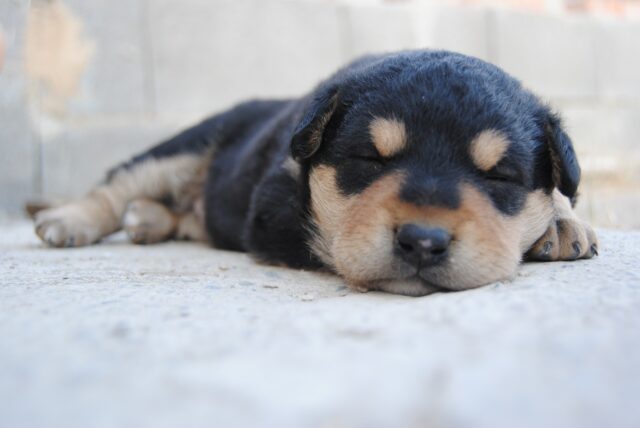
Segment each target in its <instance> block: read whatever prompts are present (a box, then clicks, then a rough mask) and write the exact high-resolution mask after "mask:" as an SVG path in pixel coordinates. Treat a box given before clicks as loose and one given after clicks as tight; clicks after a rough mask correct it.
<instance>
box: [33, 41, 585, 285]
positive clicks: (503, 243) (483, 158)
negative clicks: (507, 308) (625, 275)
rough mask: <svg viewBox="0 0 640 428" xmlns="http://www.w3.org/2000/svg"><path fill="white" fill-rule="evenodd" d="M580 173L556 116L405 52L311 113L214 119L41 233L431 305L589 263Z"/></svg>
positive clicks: (127, 170)
mask: <svg viewBox="0 0 640 428" xmlns="http://www.w3.org/2000/svg"><path fill="white" fill-rule="evenodd" d="M579 175H580V170H579V167H578V165H577V161H576V159H575V155H574V153H573V148H572V146H571V142H570V140H569V138H568V137H567V136H566V134H565V133H564V132H563V131H562V129H561V127H560V123H559V121H558V119H557V118H556V116H554V115H553V114H552V113H551V112H550V111H549V110H548V108H547V107H546V106H544V105H543V104H541V103H540V102H539V101H538V99H537V98H536V97H535V96H533V95H532V94H531V93H530V92H528V91H526V90H524V89H523V88H522V87H521V86H520V84H519V83H518V82H517V81H516V80H515V79H513V78H511V77H509V76H508V75H506V74H505V73H504V72H502V71H501V70H499V69H498V68H496V67H494V66H492V65H490V64H487V63H485V62H483V61H480V60H477V59H473V58H469V57H466V56H463V55H459V54H453V53H449V52H438V51H415V52H403V53H399V54H394V55H386V56H376V57H367V58H364V59H361V60H359V61H356V62H354V63H352V64H351V65H349V66H348V67H346V68H344V69H342V70H341V71H339V72H338V73H336V74H335V75H334V76H332V77H331V78H330V79H328V80H327V81H325V82H323V83H322V84H321V85H320V86H319V87H318V88H316V90H315V91H314V92H312V93H311V94H310V95H309V96H307V97H304V98H302V99H294V100H281V101H253V102H248V103H244V104H241V105H239V106H237V107H235V108H233V109H231V110H229V111H227V112H225V113H222V114H220V115H217V116H214V117H212V118H210V119H208V120H206V121H204V122H202V123H201V124H199V125H197V126H195V127H193V128H191V129H189V130H187V131H185V132H183V133H182V134H180V135H178V136H176V137H174V138H172V139H170V140H168V141H167V142H165V143H162V144H160V145H158V146H156V147H154V148H153V149H151V150H149V151H148V152H146V153H144V154H142V155H140V156H138V157H136V158H134V159H133V160H131V161H130V162H127V163H126V164H123V165H122V166H120V167H117V168H116V169H114V170H112V171H111V173H110V174H109V176H108V179H107V181H106V182H105V184H103V185H102V186H100V187H98V188H97V189H96V190H94V191H93V192H92V193H91V194H90V195H89V196H88V197H87V198H85V199H83V200H80V201H78V202H76V203H73V204H70V205H67V206H63V207H60V208H57V209H54V210H49V211H45V212H43V213H42V214H41V215H40V216H39V218H38V220H37V232H38V234H39V235H40V236H41V237H42V238H43V240H45V241H46V242H49V243H50V244H52V245H55V246H69V245H82V244H88V243H92V242H95V241H97V240H98V239H100V238H101V237H102V236H105V235H106V234H108V233H111V232H113V231H115V230H117V229H119V228H120V227H124V228H125V229H127V231H128V232H129V234H130V236H132V239H133V240H134V241H135V242H141V243H142V242H157V241H160V240H163V239H169V238H171V237H184V238H189V239H208V240H210V241H211V242H212V243H213V244H214V245H215V246H217V247H219V248H224V249H230V250H239V251H248V252H250V253H252V254H253V255H255V256H257V257H258V258H260V259H262V260H264V261H267V262H271V263H277V264H284V265H287V266H291V267H304V268H320V267H323V266H324V267H327V268H329V269H332V270H334V271H336V272H337V273H339V274H341V275H342V276H343V277H345V279H346V280H347V281H348V282H349V283H350V284H352V285H353V286H355V287H356V288H359V289H383V290H388V291H392V292H399V293H404V294H413V295H420V294H425V293H427V292H429V291H431V290H432V289H433V288H434V287H445V288H448V289H465V288H472V287H475V286H479V285H482V284H486V283H488V282H491V281H495V280H498V279H502V278H506V277H509V276H510V275H512V274H513V272H514V271H515V269H516V266H517V264H518V263H519V261H520V260H521V258H522V255H523V254H524V253H526V252H527V251H528V250H530V249H531V250H530V251H529V255H530V257H531V258H534V259H549V260H551V259H575V258H579V257H591V256H592V255H593V254H594V253H595V251H596V249H595V245H596V243H595V236H594V235H593V233H592V232H591V230H590V229H589V228H588V227H586V226H584V225H582V224H581V223H580V222H579V221H578V220H577V219H576V218H575V217H574V216H573V214H572V211H571V210H570V209H569V210H567V209H566V207H562V208H560V207H559V205H562V204H564V203H565V202H563V199H562V198H563V197H561V196H560V192H561V193H562V194H564V195H566V196H567V197H569V198H573V197H574V196H575V192H576V188H577V185H578V181H579ZM554 189H555V190H554ZM554 198H555V199H554ZM565 200H566V199H565ZM132 202H133V205H129V204H131V203H132ZM127 206H129V209H128V210H127ZM144 207H146V210H145V208H144ZM133 208H135V209H133ZM559 222H564V223H562V226H561V227H558V226H557V225H559V224H561V223H559ZM154 226H156V227H155V229H154ZM136 237H137V238H138V239H136ZM541 237H542V239H541V240H540V242H536V241H538V240H539V238H541Z"/></svg>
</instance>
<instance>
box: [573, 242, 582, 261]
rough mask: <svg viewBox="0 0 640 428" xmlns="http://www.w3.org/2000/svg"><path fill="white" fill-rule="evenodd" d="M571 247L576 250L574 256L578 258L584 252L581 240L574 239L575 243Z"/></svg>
mask: <svg viewBox="0 0 640 428" xmlns="http://www.w3.org/2000/svg"><path fill="white" fill-rule="evenodd" d="M571 247H572V248H573V251H574V253H573V258H574V259H577V258H578V257H580V254H582V247H581V246H580V242H578V241H574V242H573V244H571Z"/></svg>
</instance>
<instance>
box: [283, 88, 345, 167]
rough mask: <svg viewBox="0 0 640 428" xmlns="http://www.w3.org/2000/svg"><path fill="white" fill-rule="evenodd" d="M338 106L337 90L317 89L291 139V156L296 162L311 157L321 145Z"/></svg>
mask: <svg viewBox="0 0 640 428" xmlns="http://www.w3.org/2000/svg"><path fill="white" fill-rule="evenodd" d="M337 106H338V88H337V87H335V86H332V87H329V88H323V89H319V90H318V92H317V93H316V94H315V95H314V97H313V99H312V100H311V102H310V103H309V105H308V106H307V110H306V112H305V113H304V116H303V118H302V120H301V121H300V123H299V124H298V126H297V127H296V129H295V131H294V133H293V137H292V139H291V155H292V156H293V158H294V159H295V160H296V161H300V160H303V159H307V158H309V157H311V156H312V155H313V154H314V153H315V152H316V151H317V150H318V149H319V148H320V144H321V143H322V134H323V133H324V130H325V127H326V126H327V124H328V123H329V120H331V116H332V115H333V112H334V111H335V110H336V107H337Z"/></svg>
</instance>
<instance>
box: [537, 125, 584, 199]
mask: <svg viewBox="0 0 640 428" xmlns="http://www.w3.org/2000/svg"><path fill="white" fill-rule="evenodd" d="M547 117H548V119H547V123H546V126H545V138H546V141H547V147H548V150H549V157H550V159H551V174H552V180H553V184H554V185H555V187H557V188H558V190H560V192H562V194H563V195H565V196H567V197H569V198H574V197H575V196H576V192H577V190H578V184H579V183H580V165H579V164H578V158H577V157H576V153H575V151H574V150H573V144H572V143H571V139H570V138H569V136H568V135H567V133H566V132H565V131H564V129H562V123H561V120H560V118H559V117H558V116H556V115H555V114H552V113H550V114H548V116H547Z"/></svg>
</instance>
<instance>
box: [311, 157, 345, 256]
mask: <svg viewBox="0 0 640 428" xmlns="http://www.w3.org/2000/svg"><path fill="white" fill-rule="evenodd" d="M335 173H336V171H335V169H333V168H331V167H329V166H325V165H320V166H318V167H316V168H314V169H313V170H312V171H311V173H310V174H309V188H310V190H311V211H312V215H313V217H314V219H315V222H316V224H317V225H318V228H319V235H318V236H316V237H315V239H313V240H312V241H311V244H310V245H311V249H312V251H313V252H314V253H315V254H316V255H317V256H318V257H320V259H321V260H322V261H323V262H324V263H326V264H327V265H328V266H333V257H332V256H331V245H332V242H333V239H334V236H335V235H336V233H337V232H338V230H339V229H340V221H341V220H342V217H343V216H344V209H345V207H346V205H347V204H348V199H347V198H346V197H344V196H342V195H341V194H340V190H339V189H338V186H337V184H336V181H335Z"/></svg>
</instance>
